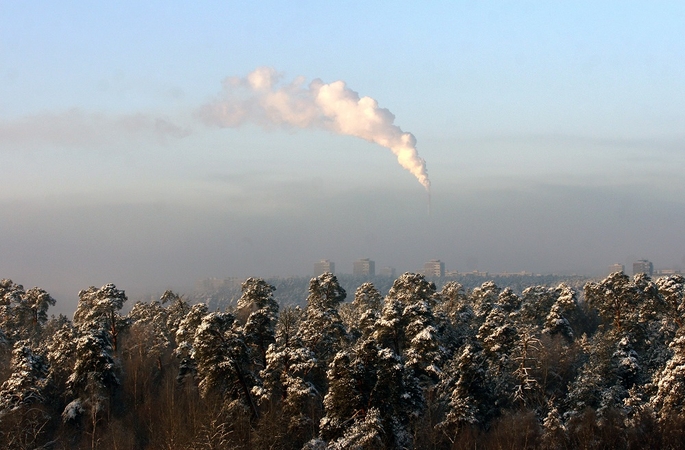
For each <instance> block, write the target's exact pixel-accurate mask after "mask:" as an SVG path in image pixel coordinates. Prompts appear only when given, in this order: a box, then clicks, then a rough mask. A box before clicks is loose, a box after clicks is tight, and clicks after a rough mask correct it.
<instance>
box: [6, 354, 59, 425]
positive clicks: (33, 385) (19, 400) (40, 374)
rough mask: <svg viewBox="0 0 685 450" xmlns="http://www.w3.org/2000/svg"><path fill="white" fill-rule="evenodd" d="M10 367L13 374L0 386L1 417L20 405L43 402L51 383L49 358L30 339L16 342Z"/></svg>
mask: <svg viewBox="0 0 685 450" xmlns="http://www.w3.org/2000/svg"><path fill="white" fill-rule="evenodd" d="M10 369H11V371H12V374H11V375H10V377H9V379H8V380H7V381H5V382H4V383H3V384H2V386H0V418H1V415H3V414H6V413H8V412H9V411H11V410H12V409H15V408H17V407H19V406H23V405H29V404H31V403H41V402H43V401H44V400H45V397H44V394H45V390H46V388H47V385H48V383H49V378H48V363H47V360H46V358H45V356H43V355H42V354H40V353H36V352H34V350H33V349H32V348H31V346H30V343H29V342H28V341H18V342H17V343H15V344H14V349H13V350H12V361H11V364H10Z"/></svg>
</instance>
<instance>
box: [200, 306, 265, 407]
mask: <svg viewBox="0 0 685 450" xmlns="http://www.w3.org/2000/svg"><path fill="white" fill-rule="evenodd" d="M193 349H194V351H193V356H194V358H195V362H196V363H197V377H198V380H199V384H198V386H199V388H200V392H201V393H202V394H203V395H204V396H208V395H218V397H219V398H223V399H232V400H237V399H240V400H241V401H243V402H244V405H245V406H246V407H248V408H249V409H250V411H251V412H252V415H253V417H254V418H259V411H258V410H257V406H256V404H255V402H254V399H253V397H252V388H253V386H255V384H256V381H255V375H254V374H253V373H252V372H251V371H250V368H249V365H250V364H249V358H248V351H247V346H246V344H245V336H244V335H243V334H242V332H241V329H240V327H239V325H238V324H237V323H236V321H235V316H233V315H232V314H230V313H221V312H213V313H209V314H208V315H206V316H205V317H204V318H203V319H202V323H201V324H200V326H199V327H198V329H197V332H196V333H195V340H194V341H193Z"/></svg>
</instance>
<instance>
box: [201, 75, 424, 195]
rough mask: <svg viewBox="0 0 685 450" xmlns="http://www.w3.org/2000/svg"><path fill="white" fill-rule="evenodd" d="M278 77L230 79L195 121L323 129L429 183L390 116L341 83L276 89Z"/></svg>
mask: <svg viewBox="0 0 685 450" xmlns="http://www.w3.org/2000/svg"><path fill="white" fill-rule="evenodd" d="M280 79H281V75H280V74H279V73H277V72H276V70H275V69H273V68H270V67H260V68H258V69H256V70H255V71H254V72H252V73H250V74H249V75H248V76H247V77H245V78H238V77H229V78H227V79H226V80H225V81H224V83H223V87H224V89H223V93H222V96H221V97H220V98H219V99H217V100H216V101H214V102H212V103H210V104H207V105H205V106H203V107H202V108H201V109H200V110H199V113H198V114H199V117H200V118H201V120H202V121H203V122H204V123H205V124H208V125H213V126H219V127H238V126H240V125H242V124H243V123H246V122H254V123H257V124H260V125H262V126H265V127H268V126H273V125H284V126H293V127H297V128H323V129H326V130H329V131H332V132H334V133H337V134H342V135H348V136H354V137H358V138H361V139H364V140H367V141H369V142H373V143H375V144H378V145H380V146H382V147H386V148H388V149H390V150H391V151H392V152H393V153H394V154H395V156H396V157H397V161H398V162H399V163H400V165H401V166H402V167H404V168H405V169H406V170H408V171H409V172H410V173H411V174H412V175H414V176H415V177H416V178H417V179H418V181H419V183H421V184H422V185H423V186H424V187H425V188H426V190H429V189H430V180H429V179H428V173H427V172H426V162H425V161H424V160H423V159H422V158H421V157H420V156H419V154H418V152H417V150H416V138H415V137H414V136H413V135H412V134H411V133H406V132H403V131H402V129H401V128H400V127H398V126H397V125H395V124H394V123H393V122H394V121H395V116H394V114H392V113H391V112H390V111H388V110H387V109H385V108H380V107H379V106H378V102H377V101H376V100H374V99H373V98H371V97H360V96H359V94H358V93H357V92H355V91H353V90H351V89H350V88H348V87H347V85H346V84H345V82H344V81H335V82H333V83H329V84H326V83H324V82H323V81H321V80H320V79H315V80H313V81H312V82H310V83H309V85H307V86H305V79H304V78H303V77H298V78H296V79H294V80H293V81H292V82H290V83H287V84H284V83H280Z"/></svg>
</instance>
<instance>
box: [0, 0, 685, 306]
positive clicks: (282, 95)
mask: <svg viewBox="0 0 685 450" xmlns="http://www.w3.org/2000/svg"><path fill="white" fill-rule="evenodd" d="M171 3H172V4H170V2H152V1H144V2H141V1H135V2H133V1H120V2H109V3H102V2H85V1H71V2H37V1H22V2H2V3H0V161H1V162H2V176H0V207H1V208H2V209H1V210H2V213H1V214H0V277H7V278H12V279H13V280H14V281H15V282H18V283H22V284H24V285H26V286H27V287H28V286H34V285H38V286H40V287H43V288H45V289H47V290H48V291H51V292H53V293H54V294H55V295H56V296H57V297H58V300H61V299H64V301H66V302H75V300H74V299H75V298H76V293H77V292H78V290H79V289H82V288H86V287H88V286H90V285H95V286H101V285H102V284H104V283H107V282H114V283H115V284H116V285H117V287H119V288H120V289H125V290H127V292H129V294H130V295H132V296H135V295H139V294H142V293H145V292H148V291H150V290H154V289H160V288H164V287H176V286H187V285H192V284H193V283H194V282H195V280H197V279H198V278H203V277H209V276H216V277H225V276H247V275H255V276H272V275H281V276H287V275H309V274H310V273H311V271H312V267H313V263H314V262H315V261H316V260H318V259H322V258H328V259H332V260H333V261H335V263H336V268H337V269H338V271H339V272H351V267H352V261H353V260H355V259H357V258H361V257H370V258H372V259H374V260H375V261H376V265H377V267H383V266H386V265H389V266H393V267H396V268H397V270H398V272H402V271H412V270H418V269H420V268H421V267H422V265H423V262H424V261H426V260H428V259H432V258H439V259H441V260H443V261H445V263H446V266H447V269H448V270H459V271H470V270H474V269H479V270H486V271H491V272H499V271H524V270H525V271H532V272H543V273H552V272H578V273H584V274H596V273H602V272H604V271H606V270H607V268H608V266H609V265H610V264H613V263H616V262H619V263H623V264H626V265H628V264H630V263H632V262H633V260H636V259H639V258H649V259H650V260H652V261H653V262H654V264H655V266H656V267H657V268H666V267H680V266H685V244H684V240H683V229H685V198H684V197H683V192H684V189H685V181H684V180H683V175H682V173H683V167H685V164H684V163H685V151H684V150H685V146H684V144H685V131H683V130H684V128H683V124H685V108H684V107H683V105H685V26H683V24H684V23H685V6H683V3H682V2H654V1H649V2H648V1H644V2H631V1H616V2H609V1H606V2H596V1H593V2H579V1H577V2H509V1H506V2H505V1H500V2H475V1H463V2H452V1H449V2H447V1H446V2H423V3H421V4H419V3H417V2H403V1H397V0H395V1H392V2H368V1H365V2H337V3H333V2H323V1H319V2H305V1H299V2H280V1H268V2H266V1H259V2H225V1H224V2H201V3H200V4H197V3H190V2H171ZM255 70H260V71H262V72H258V73H262V74H264V73H267V74H270V75H269V77H271V78H269V77H267V78H268V79H267V80H266V81H264V77H262V78H259V79H258V80H257V79H256V78H254V77H253V78H250V79H249V80H251V81H249V80H248V78H247V77H248V75H249V74H251V73H253V72H254V71H255ZM255 80H256V81H255ZM337 81H343V82H344V83H345V85H344V86H343V85H342V84H340V83H337V84H336V83H335V82H337ZM250 83H252V84H250ZM265 83H266V84H265ZM310 83H311V84H310ZM321 86H324V89H323V90H319V88H320V87H321ZM333 88H336V89H337V90H336V89H333ZM324 90H325V91H326V92H327V93H329V94H330V92H333V93H334V94H335V95H334V96H333V97H330V96H329V97H327V98H328V100H327V102H328V103H325V104H324V103H322V100H321V98H322V97H321V95H320V94H321V93H322V92H324ZM317 95H318V96H317ZM336 95H337V97H336ZM363 97H371V98H372V99H374V100H375V101H376V102H377V105H376V103H374V102H373V101H371V100H369V99H363ZM331 98H332V100H331ZM359 98H362V100H360V101H359V103H358V104H357V103H355V102H356V100H359ZM265 105H266V106H265ZM359 105H361V106H359ZM357 106H359V108H357ZM362 106H363V107H362ZM355 108H357V109H355ZM390 113H391V114H392V115H394V122H393V121H392V120H393V116H392V115H391V114H390ZM361 117H368V118H369V121H368V125H367V123H366V122H363V121H360V118H361ZM403 133H411V134H412V135H413V136H414V137H415V138H416V146H415V150H417V151H418V155H415V154H413V155H409V156H411V157H412V158H414V159H413V160H412V161H413V162H412V161H410V162H409V163H407V164H409V165H411V164H413V163H416V164H419V165H418V166H416V167H415V169H416V170H417V171H419V172H420V171H421V170H422V167H421V166H420V159H418V158H423V159H425V162H426V165H425V167H426V169H427V174H428V177H429V178H430V182H431V183H432V187H431V194H432V214H431V215H430V216H429V215H428V214H427V209H428V208H427V194H426V191H425V189H424V188H423V187H422V186H421V184H420V183H419V181H418V180H417V178H416V177H415V176H414V175H416V174H417V173H418V172H416V173H415V174H414V175H412V173H410V172H409V170H407V169H405V168H403V167H402V166H401V165H400V164H399V163H398V160H397V158H396V156H395V155H393V152H392V151H391V150H390V149H388V148H384V147H382V146H380V145H378V144H376V143H374V142H369V141H368V140H373V139H376V138H375V137H374V136H377V135H380V136H381V138H382V139H385V141H382V142H381V144H382V143H383V142H385V143H388V142H390V143H391V144H392V145H395V150H396V151H398V152H399V150H398V148H399V147H397V146H398V145H400V141H401V139H402V137H403V136H408V135H404V134H403ZM372 135H373V136H372ZM355 136H360V137H361V138H360V137H355ZM381 138H379V139H381ZM365 139H367V140H365ZM382 139H381V140H382ZM376 142H379V141H378V140H376ZM402 142H404V141H402ZM412 142H413V141H412ZM405 143H406V142H405ZM410 143H411V142H410ZM392 145H390V144H388V146H392ZM401 145H404V144H401ZM409 147H410V148H409V150H407V148H404V147H402V148H403V149H404V150H407V151H409V152H410V153H411V151H413V150H414V147H413V146H411V145H409ZM404 150H402V151H404ZM410 159H411V158H410ZM407 167H409V166H407ZM417 176H418V175H417Z"/></svg>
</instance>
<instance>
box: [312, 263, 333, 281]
mask: <svg viewBox="0 0 685 450" xmlns="http://www.w3.org/2000/svg"><path fill="white" fill-rule="evenodd" d="M326 272H330V273H335V263H334V262H333V261H330V260H328V259H322V260H321V261H319V262H317V263H314V276H315V277H318V276H319V275H321V274H324V273H326Z"/></svg>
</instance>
